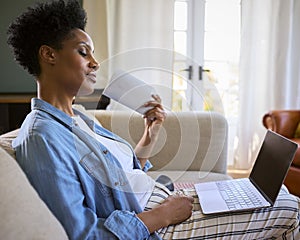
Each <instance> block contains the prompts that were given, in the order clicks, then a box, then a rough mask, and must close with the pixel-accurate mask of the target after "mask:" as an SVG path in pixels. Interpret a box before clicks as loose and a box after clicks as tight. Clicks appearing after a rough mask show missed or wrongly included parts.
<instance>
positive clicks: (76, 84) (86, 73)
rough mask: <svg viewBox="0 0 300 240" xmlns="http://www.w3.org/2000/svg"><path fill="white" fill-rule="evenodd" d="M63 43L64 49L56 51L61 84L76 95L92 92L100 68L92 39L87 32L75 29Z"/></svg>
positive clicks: (69, 92) (68, 91) (58, 75)
mask: <svg viewBox="0 0 300 240" xmlns="http://www.w3.org/2000/svg"><path fill="white" fill-rule="evenodd" d="M62 44H63V47H62V49H60V50H57V53H56V54H57V55H56V57H57V58H56V70H57V71H56V74H57V78H56V79H59V85H60V86H61V87H63V88H64V90H65V91H67V93H68V94H72V95H74V96H75V95H88V94H91V93H92V92H93V91H94V86H95V83H96V71H97V70H98V68H99V64H98V62H97V61H96V59H95V58H94V55H93V52H94V44H93V41H92V39H91V38H90V36H89V35H88V34H87V33H86V32H84V31H82V30H80V29H75V30H72V32H71V34H70V36H69V37H68V38H67V39H66V40H64V41H63V42H62Z"/></svg>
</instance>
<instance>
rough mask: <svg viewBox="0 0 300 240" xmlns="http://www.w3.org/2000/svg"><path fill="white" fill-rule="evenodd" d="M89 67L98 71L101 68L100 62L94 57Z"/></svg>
mask: <svg viewBox="0 0 300 240" xmlns="http://www.w3.org/2000/svg"><path fill="white" fill-rule="evenodd" d="M89 67H90V68H93V69H94V70H95V71H97V70H98V69H99V67H100V64H99V63H98V61H97V60H96V59H95V58H94V57H92V59H91V61H90V63H89Z"/></svg>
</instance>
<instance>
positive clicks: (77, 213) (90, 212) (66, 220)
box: [13, 99, 160, 240]
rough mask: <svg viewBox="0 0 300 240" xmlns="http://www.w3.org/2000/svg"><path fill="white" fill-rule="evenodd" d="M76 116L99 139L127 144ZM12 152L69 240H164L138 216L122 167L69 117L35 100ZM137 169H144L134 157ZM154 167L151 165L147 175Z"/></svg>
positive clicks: (84, 118)
mask: <svg viewBox="0 0 300 240" xmlns="http://www.w3.org/2000/svg"><path fill="white" fill-rule="evenodd" d="M74 112H75V114H77V115H80V116H81V117H82V119H83V120H84V121H85V122H86V123H87V124H88V126H89V127H90V128H91V129H93V131H94V132H95V133H96V134H100V135H102V136H104V137H108V138H111V139H114V140H115V141H121V142H124V143H126V144H128V143H127V142H125V141H124V140H123V139H121V138H120V137H118V136H116V135H115V134H113V133H111V132H109V131H108V130H106V129H104V128H102V127H101V126H99V125H97V124H95V123H94V121H92V120H91V119H89V118H88V117H86V116H85V115H83V114H82V113H80V112H78V111H76V110H74ZM128 145H129V144H128ZM13 147H14V148H15V150H16V156H17V161H18V163H19V165H20V166H21V168H22V169H23V171H24V172H25V174H26V175H27V177H28V179H29V181H30V183H31V184H32V185H33V187H34V188H35V189H36V190H37V192H38V194H39V195H40V197H41V198H42V200H43V201H44V202H45V203H46V204H47V206H48V207H49V209H50V210H51V211H52V213H53V214H54V215H55V216H56V218H57V219H58V220H59V221H60V222H61V224H62V225H63V226H64V228H65V230H66V232H67V234H68V236H69V238H70V239H130V240H131V239H160V237H159V236H158V235H157V234H156V233H154V234H151V235H150V234H149V231H148V229H147V227H146V226H145V225H144V223H143V222H142V221H141V220H140V219H139V218H138V217H137V216H136V214H138V213H140V212H142V209H141V207H140V205H139V203H138V201H137V199H136V197H135V195H134V194H133V193H132V191H131V187H130V185H129V183H128V179H127V178H126V176H125V173H124V171H123V170H122V168H121V165H120V163H119V161H118V160H117V159H116V158H115V157H114V156H113V155H112V154H111V153H110V152H109V151H108V150H107V149H106V148H105V147H104V146H103V145H102V144H101V143H99V142H98V141H97V140H95V139H94V138H91V137H90V136H89V135H88V134H87V133H86V132H84V131H83V130H81V129H80V128H79V127H78V126H76V124H75V121H74V120H73V119H72V118H71V117H70V116H68V115H67V114H65V113H64V112H62V111H60V110H58V109H57V108H55V107H54V106H52V105H50V104H49V103H47V102H45V101H43V100H40V99H32V111H31V113H30V114H28V116H27V117H26V119H25V121H24V123H23V125H22V127H21V129H20V132H19V135H18V137H17V138H16V139H15V140H14V141H13ZM131 149H132V148H131ZM132 151H133V150H132ZM133 166H134V168H138V169H141V165H140V162H139V161H138V159H137V158H136V156H135V154H134V159H133ZM150 167H151V164H150V162H149V161H148V162H147V163H146V165H145V167H144V169H143V170H144V171H147V170H148V169H149V168H150Z"/></svg>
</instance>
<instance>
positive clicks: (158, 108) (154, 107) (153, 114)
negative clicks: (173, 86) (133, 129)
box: [144, 94, 166, 121]
mask: <svg viewBox="0 0 300 240" xmlns="http://www.w3.org/2000/svg"><path fill="white" fill-rule="evenodd" d="M152 97H153V99H154V100H153V101H149V102H146V103H145V104H144V107H151V109H150V110H149V111H147V112H146V113H145V115H144V118H147V120H149V121H155V120H159V121H164V120H165V118H166V112H165V110H164V108H163V105H162V104H161V98H160V96H159V95H157V94H153V95H152Z"/></svg>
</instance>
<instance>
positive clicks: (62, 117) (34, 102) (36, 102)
mask: <svg viewBox="0 0 300 240" xmlns="http://www.w3.org/2000/svg"><path fill="white" fill-rule="evenodd" d="M31 110H40V111H43V112H46V113H48V114H50V115H51V116H53V117H54V118H56V119H57V120H58V121H60V122H62V123H64V124H65V125H68V126H69V127H73V125H74V124H75V122H74V120H73V119H72V118H71V117H70V116H69V115H68V114H66V113H65V112H63V111H61V110H59V109H58V108H56V107H54V106H53V105H51V104H50V103H48V102H46V101H44V100H42V99H38V98H33V99H31Z"/></svg>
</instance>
